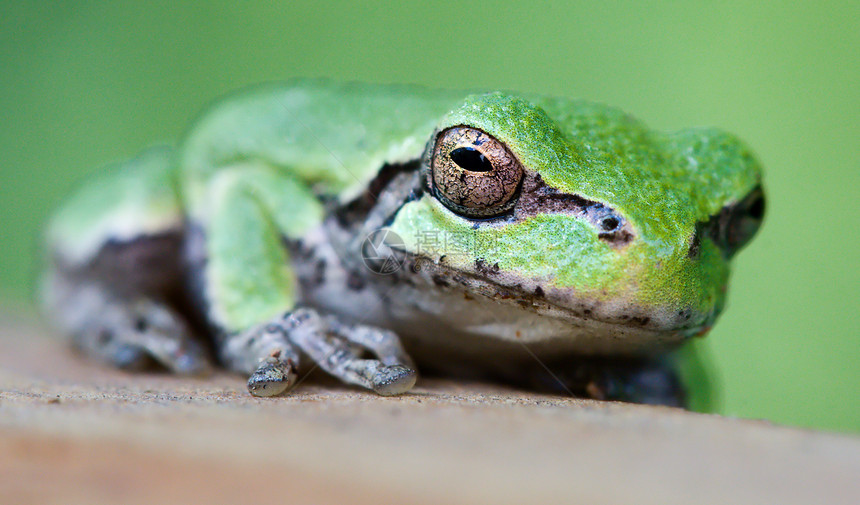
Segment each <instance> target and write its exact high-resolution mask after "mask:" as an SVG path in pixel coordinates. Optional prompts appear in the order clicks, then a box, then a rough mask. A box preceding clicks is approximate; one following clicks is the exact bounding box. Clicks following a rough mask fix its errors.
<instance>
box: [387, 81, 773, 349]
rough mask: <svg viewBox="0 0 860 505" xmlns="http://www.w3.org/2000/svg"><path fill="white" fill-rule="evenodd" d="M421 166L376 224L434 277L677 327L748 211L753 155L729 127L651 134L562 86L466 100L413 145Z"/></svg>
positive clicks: (517, 298)
mask: <svg viewBox="0 0 860 505" xmlns="http://www.w3.org/2000/svg"><path fill="white" fill-rule="evenodd" d="M422 177H423V180H424V186H425V190H426V191H425V192H424V194H423V195H421V197H420V198H418V199H415V200H413V201H410V202H408V203H407V204H405V205H404V206H403V207H402V208H401V209H400V210H399V212H398V213H397V215H396V216H395V218H394V220H393V222H392V224H391V229H392V230H393V231H394V232H396V233H397V234H398V235H399V236H400V237H401V238H402V239H403V240H404V242H405V248H406V250H407V252H409V253H411V254H412V255H414V256H416V257H420V258H425V259H427V260H429V261H427V263H426V265H427V266H428V267H429V268H430V269H431V270H432V271H433V274H432V275H436V276H439V275H442V276H443V277H445V278H444V279H437V280H439V282H440V283H441V282H445V283H450V282H452V281H451V279H455V281H453V282H459V283H460V284H461V285H462V286H464V288H463V289H465V290H466V291H467V294H469V295H471V296H473V297H474V296H484V297H492V298H495V299H506V300H509V301H510V302H511V303H510V305H511V307H512V308H511V309H510V310H514V311H517V310H525V311H535V310H538V311H539V310H550V311H552V312H553V313H555V314H559V313H563V314H567V315H569V316H570V318H571V320H577V321H580V322H582V321H598V322H600V323H601V324H604V323H605V324H609V325H611V326H612V327H616V328H619V329H622V330H623V329H624V328H628V329H632V328H636V329H642V330H651V332H653V333H657V334H663V335H674V336H678V337H680V336H690V335H696V334H704V333H705V332H706V331H707V330H708V329H709V328H710V326H711V324H712V323H713V321H714V320H715V318H716V317H717V315H718V314H719V312H720V310H721V309H722V307H723V305H724V300H725V294H726V285H727V280H728V274H729V262H730V260H731V258H732V256H733V255H734V254H735V253H736V252H737V251H738V250H739V249H740V248H741V247H743V246H744V245H745V244H746V243H747V242H748V241H749V240H750V239H751V238H752V236H753V235H754V234H755V232H756V230H757V229H758V226H759V224H760V223H761V219H762V217H763V213H764V198H763V193H762V189H761V170H760V167H759V165H758V163H757V162H756V160H755V159H754V157H753V156H752V154H751V153H750V151H749V150H748V149H747V148H746V147H745V146H744V145H743V144H742V143H741V142H740V141H738V140H737V139H736V138H734V137H733V136H731V135H729V134H726V133H724V132H721V131H718V130H714V129H688V130H683V131H679V132H675V133H670V134H663V133H657V132H653V131H650V130H648V129H647V128H645V127H644V126H643V125H642V124H640V123H639V122H637V121H635V120H634V119H632V118H630V117H629V116H627V115H625V114H624V113H622V112H620V111H618V110H616V109H612V108H608V107H605V106H601V105H598V104H592V103H585V102H578V101H570V100H562V99H549V98H529V99H525V98H522V97H517V96H511V95H507V94H501V93H493V94H485V95H474V96H471V97H469V98H467V99H466V100H465V102H464V103H463V104H462V105H461V106H460V107H459V108H457V109H456V110H454V111H453V112H451V113H450V114H448V115H447V117H446V118H445V119H444V120H443V121H442V123H441V124H440V126H439V128H438V129H437V131H436V132H435V133H434V135H433V138H432V139H431V140H430V142H429V143H428V148H427V150H426V152H425V155H424V157H423V161H422ZM443 274H448V275H447V276H445V275H443ZM620 334H624V332H623V331H621V332H620Z"/></svg>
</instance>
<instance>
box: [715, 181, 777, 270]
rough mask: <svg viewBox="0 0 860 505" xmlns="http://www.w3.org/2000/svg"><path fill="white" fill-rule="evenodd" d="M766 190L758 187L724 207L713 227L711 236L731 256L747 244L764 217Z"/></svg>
mask: <svg viewBox="0 0 860 505" xmlns="http://www.w3.org/2000/svg"><path fill="white" fill-rule="evenodd" d="M764 210H765V200H764V191H762V189H761V187H760V186H759V187H757V188H755V189H754V190H752V191H751V192H750V194H749V195H747V196H746V197H745V198H744V199H743V200H741V201H740V202H738V203H736V204H734V205H731V206H728V207H724V208H723V210H722V211H721V212H720V215H719V216H718V219H717V220H716V222H715V223H714V225H713V228H711V238H713V239H714V242H716V244H717V245H718V246H720V248H722V249H723V251H725V252H726V254H728V255H729V256H731V255H733V254H734V253H735V252H737V251H738V250H739V249H740V248H741V247H743V246H745V245H746V244H747V242H749V241H750V239H752V238H753V236H754V235H755V234H756V232H757V231H758V229H759V227H760V226H761V222H762V219H763V218H764Z"/></svg>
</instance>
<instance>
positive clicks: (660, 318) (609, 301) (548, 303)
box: [404, 254, 710, 340]
mask: <svg viewBox="0 0 860 505" xmlns="http://www.w3.org/2000/svg"><path fill="white" fill-rule="evenodd" d="M404 263H405V266H404V271H406V272H411V273H412V277H413V279H421V281H423V282H424V283H426V284H428V285H432V286H434V288H435V289H448V290H452V291H458V292H460V293H461V295H462V296H465V297H466V298H468V297H475V298H485V299H487V300H488V301H489V302H490V303H496V304H499V305H502V306H505V307H506V309H505V310H507V311H511V308H514V309H516V310H514V311H513V312H516V313H523V312H527V313H534V314H538V315H541V316H546V317H549V318H553V319H559V320H567V321H570V322H571V324H574V325H581V324H583V322H584V321H588V322H593V323H595V324H600V325H607V326H608V327H612V328H624V329H627V330H642V331H643V332H651V333H655V334H661V335H663V336H665V337H666V339H668V340H675V339H677V338H682V335H684V334H688V333H690V332H694V333H695V332H698V331H699V328H700V326H701V325H702V324H703V323H704V322H705V321H708V320H709V319H710V318H708V317H706V315H705V314H698V313H696V312H694V311H693V309H687V310H682V311H676V310H674V309H662V308H654V309H648V308H646V307H643V306H642V305H641V304H639V303H637V302H635V301H632V300H631V299H629V298H628V297H626V296H624V295H617V296H614V297H605V298H598V297H589V296H583V295H580V294H578V293H576V292H574V291H572V290H569V289H560V288H555V287H550V286H549V285H548V283H542V282H541V281H540V280H538V279H527V278H523V277H519V276H517V275H515V274H513V273H499V272H493V271H492V269H488V268H486V267H484V268H483V269H482V270H481V271H475V272H465V271H462V270H458V269H456V268H452V267H449V266H448V265H445V264H444V262H434V261H431V260H430V259H428V258H425V257H421V256H415V255H409V254H407V257H406V259H405V260H404ZM428 290H429V288H428Z"/></svg>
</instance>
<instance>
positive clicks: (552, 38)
mask: <svg viewBox="0 0 860 505" xmlns="http://www.w3.org/2000/svg"><path fill="white" fill-rule="evenodd" d="M858 19H860V2H857V1H856V0H854V1H846V2H821V1H795V2H790V3H789V2H785V3H780V2H773V3H771V2H749V1H732V2H714V1H710V2H630V3H616V2H609V1H607V2H579V4H577V3H573V2H568V3H565V2H558V3H549V2H547V3H545V4H544V3H540V2H498V3H494V2H476V3H470V2H465V1H457V2H440V1H436V2H415V3H411V2H385V3H383V2H380V3H367V4H366V3H359V2H308V3H304V4H302V3H294V2H284V3H282V4H280V5H278V4H275V3H265V4H263V3H260V4H256V3H252V2H241V1H236V0H232V1H210V2H199V3H191V2H189V3H187V4H181V3H178V2H175V1H169V2H168V1H149V2H130V3H124V2H116V1H111V2H69V3H53V2H52V3H48V2H5V1H4V2H2V4H0V127H2V134H0V153H2V164H0V174H2V177H0V300H3V301H2V303H5V304H6V305H8V306H13V305H18V306H20V304H21V302H22V301H24V300H29V297H30V296H31V295H30V293H31V289H32V284H33V283H32V280H33V278H34V276H35V272H36V269H37V264H38V257H39V256H38V238H39V235H40V230H41V228H42V225H43V222H44V220H45V218H46V216H47V214H48V212H49V210H50V208H51V207H53V206H54V205H56V204H57V202H58V201H59V200H60V199H61V197H62V196H63V195H64V194H65V193H67V192H68V191H69V190H70V189H71V188H72V187H73V186H74V185H75V184H76V183H78V182H79V181H80V180H81V179H82V178H84V177H85V176H86V175H87V174H89V173H92V172H93V171H94V170H96V169H97V168H98V167H99V166H100V165H103V164H104V163H105V162H106V161H110V160H116V159H122V158H125V157H128V156H130V155H132V154H134V153H135V152H137V151H138V150H139V149H141V148H142V147H144V146H146V145H148V144H152V143H155V142H157V141H162V140H171V139H175V138H176V137H177V136H178V135H180V134H181V132H182V131H183V129H184V128H186V126H187V125H188V122H189V121H190V120H191V119H192V118H193V117H194V116H195V114H196V113H197V112H198V111H199V110H200V109H201V107H203V106H204V105H205V104H206V103H208V102H210V101H211V100H213V99H214V98H217V97H218V96H219V95H221V94H223V93H224V92H226V91H229V90H232V89H234V88H237V87H239V86H242V85H245V84H249V83H255V82H259V81H265V80H277V79H283V78H286V77H291V76H331V77H335V78H339V79H351V80H363V81H371V82H410V83H419V84H424V85H429V86H437V87H449V88H463V87H465V88H504V89H515V90H522V91H529V92H540V93H547V94H556V95H569V96H576V97H583V98H589V99H593V100H598V101H603V102H607V103H610V104H613V105H617V106H620V107H622V108H624V109H626V110H627V111H629V112H631V113H633V114H634V115H636V116H638V117H640V118H641V119H643V120H645V121H646V122H647V123H649V124H651V125H652V126H654V127H657V128H664V129H673V128H678V127H683V126H694V125H717V126H721V127H723V128H726V129H728V130H730V131H733V132H735V133H737V134H738V135H740V136H741V138H743V139H745V140H746V141H747V142H748V143H749V144H750V145H752V146H753V148H754V149H755V150H756V152H757V153H758V155H759V157H760V159H761V160H762V162H763V163H764V165H765V167H766V169H767V179H766V184H767V186H766V187H767V190H768V196H769V202H768V203H769V209H768V216H767V218H766V222H765V226H764V228H763V230H762V232H761V234H760V235H759V237H758V239H757V240H756V241H754V242H753V244H752V245H751V246H750V247H749V248H748V249H747V250H745V251H743V252H742V253H741V254H740V255H739V256H738V257H737V259H736V261H735V275H734V279H733V284H732V289H731V294H730V300H729V303H730V305H729V309H728V311H727V312H726V314H725V315H724V317H723V318H722V320H721V321H720V323H719V324H717V326H716V328H715V329H714V331H713V332H712V333H711V335H710V336H709V337H708V338H707V339H706V340H705V342H704V345H705V346H707V347H709V348H710V349H712V350H713V353H714V360H715V365H716V367H717V369H718V370H719V372H720V380H721V388H722V396H723V405H722V407H721V412H722V413H725V414H728V415H735V416H742V417H751V418H766V419H770V420H773V421H776V422H780V423H787V424H791V425H798V426H809V427H818V428H826V429H836V430H843V431H854V432H857V431H860V335H858V323H860V319H858V315H857V313H858V308H860V307H858V301H859V300H858V287H860V282H858V280H860V278H858V277H860V274H858V270H859V269H860V260H859V258H860V240H858V237H860V233H858V224H860V223H858V211H860V205H858V195H860V192H858V187H860V57H858V54H860V49H858V48H860V30H858V29H857V20H858Z"/></svg>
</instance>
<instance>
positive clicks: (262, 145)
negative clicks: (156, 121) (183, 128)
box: [179, 80, 462, 200]
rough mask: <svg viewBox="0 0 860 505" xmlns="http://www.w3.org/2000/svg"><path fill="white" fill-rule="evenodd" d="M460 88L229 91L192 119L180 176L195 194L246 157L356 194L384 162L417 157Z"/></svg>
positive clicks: (321, 84) (310, 86)
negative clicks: (454, 89)
mask: <svg viewBox="0 0 860 505" xmlns="http://www.w3.org/2000/svg"><path fill="white" fill-rule="evenodd" d="M461 99H462V93H458V92H451V91H438V90H428V89H425V88H420V87H415V86H402V85H370V84H363V83H338V82H331V81H325V80H294V81H290V82H288V83H281V84H267V85H261V86H256V87H253V88H249V89H246V90H243V91H239V92H237V93H234V94H232V95H229V96H227V97H225V98H223V99H222V100H220V101H218V102H216V103H215V104H213V106H211V107H210V108H209V110H208V111H206V112H204V113H203V114H202V115H201V116H200V118H199V119H198V120H197V121H195V122H194V123H192V126H191V128H190V129H189V131H188V134H187V135H186V137H185V139H184V141H183V143H182V146H181V148H180V157H179V167H180V172H181V177H180V181H181V184H182V186H183V192H184V193H185V194H186V196H188V197H190V198H192V199H194V198H195V196H199V195H196V193H197V192H199V191H202V187H203V186H205V185H206V183H207V181H208V180H210V179H211V177H212V176H213V174H214V173H217V172H218V171H220V170H223V169H225V168H229V167H231V166H233V165H236V164H238V163H243V162H246V161H249V160H252V161H256V162H263V163H265V164H267V165H269V166H271V167H273V168H276V169H278V170H280V171H284V172H289V173H290V174H292V175H293V176H294V177H295V178H296V179H297V180H299V181H301V182H303V183H305V184H307V185H308V186H310V187H312V188H313V189H314V192H315V193H316V194H321V195H328V196H338V197H340V199H341V200H345V199H348V198H350V197H352V196H355V194H357V193H358V192H359V191H360V189H361V188H363V187H364V186H366V184H367V182H368V181H370V180H371V179H372V178H373V177H374V176H375V175H376V173H377V172H378V170H379V168H380V167H381V166H382V165H384V164H385V163H402V162H405V161H410V160H414V159H417V158H418V157H419V156H420V153H421V152H422V150H423V149H424V146H425V142H426V140H427V138H428V137H429V134H430V133H431V132H432V130H433V128H434V127H435V125H436V123H437V122H438V120H439V118H440V117H442V116H443V115H444V114H445V113H446V112H447V111H449V110H450V109H451V108H452V107H453V106H454V105H455V104H456V102H457V101H458V100H461Z"/></svg>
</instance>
